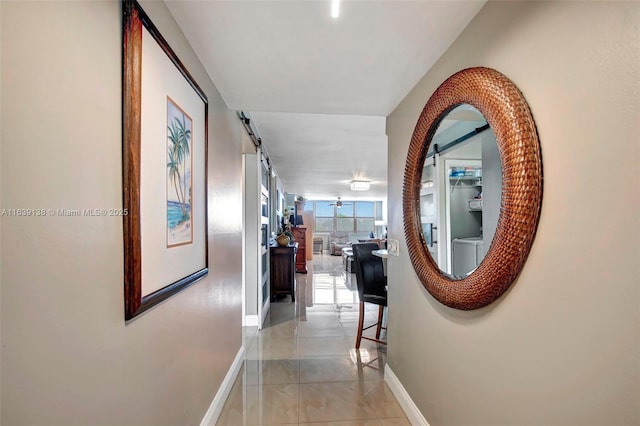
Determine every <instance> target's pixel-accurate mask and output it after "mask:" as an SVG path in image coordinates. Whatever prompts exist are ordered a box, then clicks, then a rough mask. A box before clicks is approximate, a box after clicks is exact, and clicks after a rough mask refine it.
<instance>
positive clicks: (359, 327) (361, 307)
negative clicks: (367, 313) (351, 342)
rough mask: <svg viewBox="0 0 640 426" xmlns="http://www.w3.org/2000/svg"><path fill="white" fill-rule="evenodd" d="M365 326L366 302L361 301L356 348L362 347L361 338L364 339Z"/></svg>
mask: <svg viewBox="0 0 640 426" xmlns="http://www.w3.org/2000/svg"><path fill="white" fill-rule="evenodd" d="M363 327H364V302H363V301H360V318H358V337H356V349H360V340H362V328H363Z"/></svg>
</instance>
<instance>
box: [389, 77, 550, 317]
mask: <svg viewBox="0 0 640 426" xmlns="http://www.w3.org/2000/svg"><path fill="white" fill-rule="evenodd" d="M463 103H467V104H470V105H472V106H474V107H475V108H476V109H478V111H480V112H481V113H482V114H483V115H484V117H485V118H486V120H487V122H488V123H489V125H490V126H491V129H492V130H493V132H494V133H495V136H496V142H497V144H498V150H499V152H500V158H501V162H502V199H501V206H500V216H499V219H498V225H497V229H496V233H495V236H494V238H493V241H492V242H491V246H490V248H489V250H488V251H487V254H486V256H485V258H484V260H483V261H482V263H481V264H480V265H479V266H478V268H477V269H476V270H475V271H474V272H473V273H471V274H470V275H468V276H467V277H464V278H463V279H459V280H458V279H453V278H452V277H450V276H448V275H447V274H445V273H443V272H441V271H440V269H439V268H438V265H437V264H436V263H435V262H434V260H433V259H432V258H431V255H430V254H429V251H428V249H427V245H426V244H425V240H424V236H423V234H422V228H421V225H420V180H421V175H422V168H423V166H424V161H425V158H426V154H427V151H428V150H429V145H430V143H431V140H432V138H433V136H434V134H435V132H436V129H437V128H438V125H439V124H440V121H441V120H442V119H443V117H444V116H445V115H446V114H447V113H448V112H449V111H451V110H452V109H453V108H455V107H456V106H458V105H460V104H463ZM402 201H403V206H402V207H403V216H404V232H405V237H406V242H407V247H408V251H409V257H410V258H411V263H412V264H413V267H414V269H415V271H416V274H417V275H418V277H419V279H420V281H421V282H422V284H423V285H424V286H425V288H426V289H427V290H428V291H429V293H431V295H433V297H435V298H436V299H437V300H438V301H440V302H441V303H443V304H445V305H447V306H450V307H452V308H456V309H462V310H471V309H478V308H480V307H482V306H486V305H488V304H490V303H492V302H493V301H495V300H496V299H497V298H498V297H500V295H502V294H503V293H504V292H505V291H506V290H507V289H508V288H509V286H510V285H511V284H512V283H513V281H514V280H515V278H516V277H517V276H518V274H519V273H520V271H521V269H522V266H523V264H524V262H525V260H526V258H527V256H528V254H529V250H530V249H531V245H532V243H533V240H534V237H535V234H536V229H537V227H538V220H539V217H540V209H541V205H542V157H541V153H540V142H539V140H538V134H537V131H536V126H535V123H534V121H533V116H532V115H531V111H530V110H529V106H528V104H527V102H526V100H525V99H524V96H523V95H522V93H521V92H520V91H519V90H518V88H517V87H516V86H515V85H514V84H513V83H512V82H511V80H509V79H508V78H507V77H505V76H504V75H503V74H501V73H500V72H498V71H496V70H494V69H491V68H480V67H479V68H468V69H465V70H462V71H460V72H458V73H456V74H454V75H452V76H451V77H449V78H448V79H447V80H446V81H445V82H444V83H442V84H441V85H440V87H438V89H437V90H436V91H435V92H434V94H433V95H432V96H431V98H430V99H429V101H428V102H427V104H426V105H425V107H424V109H423V110H422V113H421V114H420V118H419V119H418V123H417V124H416V127H415V129H414V131H413V136H412V138H411V143H410V145H409V152H408V154H407V163H406V166H405V173H404V184H403V200H402Z"/></svg>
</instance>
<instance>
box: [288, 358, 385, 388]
mask: <svg viewBox="0 0 640 426" xmlns="http://www.w3.org/2000/svg"><path fill="white" fill-rule="evenodd" d="M383 379H384V364H381V365H380V364H378V363H377V362H376V361H375V360H374V362H369V363H368V364H365V363H363V362H362V360H358V359H356V358H354V359H352V358H351V357H326V358H302V359H300V383H321V382H348V381H355V380H383Z"/></svg>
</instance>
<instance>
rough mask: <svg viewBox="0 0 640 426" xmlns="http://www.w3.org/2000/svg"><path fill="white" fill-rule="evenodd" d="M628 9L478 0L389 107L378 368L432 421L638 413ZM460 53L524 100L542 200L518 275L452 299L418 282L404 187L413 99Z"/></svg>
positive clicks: (632, 25)
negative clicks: (468, 302)
mask: <svg viewBox="0 0 640 426" xmlns="http://www.w3.org/2000/svg"><path fill="white" fill-rule="evenodd" d="M638 22H640V3H637V2H635V3H620V2H589V3H586V2H585V3H582V2H580V3H576V2H541V3H533V2H505V3H502V2H496V3H494V2H490V3H488V4H486V5H485V7H484V8H483V9H482V10H481V11H480V13H479V14H478V15H477V16H476V18H475V19H474V20H473V21H472V22H471V24H470V25H469V26H468V27H467V29H466V30H465V31H464V32H463V33H462V35H461V36H460V37H459V38H458V40H457V41H456V42H455V44H454V45H453V46H452V47H451V48H450V49H449V50H448V51H447V52H446V54H445V55H444V56H443V57H442V58H441V60H440V61H439V62H438V63H437V65H436V66H435V67H434V68H433V69H432V70H431V71H429V73H428V74H427V75H426V76H425V77H424V78H423V79H422V80H421V81H420V82H419V83H418V85H417V86H416V87H415V88H414V89H413V90H412V91H411V92H410V93H409V95H408V96H407V97H406V98H405V99H404V100H403V101H402V103H401V104H400V105H399V106H398V107H397V109H396V110H395V111H394V112H393V113H392V114H391V116H390V117H389V118H388V122H387V125H388V129H387V130H388V134H389V215H390V220H389V232H390V237H391V238H397V239H399V240H401V246H400V249H401V254H400V257H398V258H392V259H390V260H389V279H390V295H389V298H390V300H389V306H390V313H389V324H390V330H389V365H390V366H391V368H392V370H393V371H394V372H395V373H396V375H397V376H398V377H399V379H400V381H401V382H402V384H403V385H404V387H405V388H406V389H407V391H408V392H409V394H410V395H411V397H412V399H413V400H414V401H415V402H416V404H417V405H418V407H419V408H420V410H421V411H422V413H423V414H424V416H425V417H426V419H427V420H428V421H429V423H430V424H431V425H432V426H437V425H448V426H451V425H472V424H482V425H492V426H495V425H515V424H537V425H545V426H549V425H564V426H567V425H613V424H615V425H638V424H640V408H639V404H640V402H639V401H640V361H639V360H640V350H639V346H640V339H639V337H640V285H639V278H638V277H639V273H640V268H639V265H640V261H639V259H640V246H639V241H640V238H639V236H640V233H639V229H640V227H639V226H640V208H639V207H640V202H639V195H640V193H639V189H638V188H639V187H640V185H639V184H640V178H639V176H640V173H639V172H638V164H639V161H638V160H640V153H639V148H640V120H639V117H640V107H639V103H640V102H639V100H638V99H639V96H640V93H639V88H640V81H639V76H640V59H639V54H640V42H639V31H640V30H639V29H640V27H639V26H638ZM470 66H488V67H492V68H495V69H497V70H499V71H501V72H503V73H504V74H506V75H507V76H508V77H509V78H510V79H511V80H512V81H514V82H515V84H516V85H517V86H518V87H519V88H520V89H521V90H522V92H523V93H524V95H525V97H526V99H527V100H528V102H529V105H530V106H531V109H532V112H533V115H534V118H535V121H536V124H537V128H538V131H539V136H540V142H541V146H542V157H543V167H544V198H543V205H542V215H541V219H540V225H539V228H538V235H537V238H536V240H535V242H534V245H533V248H532V251H531V254H530V256H529V259H528V261H527V263H526V265H525V267H524V270H523V271H522V274H521V275H520V277H519V279H518V280H517V281H516V282H515V284H514V285H513V286H512V287H511V289H510V291H508V292H507V294H506V295H504V296H503V297H502V298H501V299H499V300H498V301H497V302H495V303H494V304H492V305H491V306H489V307H486V308H484V309H480V310H477V311H472V312H462V311H456V310H452V309H449V308H447V307H444V306H443V305H441V304H439V303H438V302H436V301H435V300H434V299H433V298H432V297H431V296H430V295H429V294H428V293H427V292H426V291H425V290H424V288H423V287H422V285H421V284H420V282H419V281H418V280H417V279H416V275H415V273H414V272H413V269H412V267H411V264H410V261H409V258H408V256H407V252H406V245H404V243H403V241H404V238H403V230H402V210H401V197H402V195H401V194H402V190H401V188H402V176H403V171H404V165H405V156H406V152H407V148H408V145H409V139H410V137H411V133H412V131H413V127H414V125H415V123H416V120H417V117H418V115H419V113H420V111H421V109H422V107H423V106H424V103H425V102H426V101H427V99H428V98H429V96H430V95H431V94H432V93H433V91H434V90H435V88H436V87H437V86H438V85H439V84H440V83H441V82H442V81H443V80H445V79H446V78H447V77H448V76H449V75H451V74H453V73H454V72H456V71H458V70H460V69H463V68H466V67H470Z"/></svg>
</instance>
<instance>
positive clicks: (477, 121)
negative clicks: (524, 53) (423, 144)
mask: <svg viewBox="0 0 640 426" xmlns="http://www.w3.org/2000/svg"><path fill="white" fill-rule="evenodd" d="M501 194H502V166H501V161H500V154H499V152H498V146H497V144H496V138H495V135H494V133H493V131H492V130H491V128H490V127H489V125H488V124H487V121H486V120H485V118H484V117H483V116H482V114H481V113H480V112H479V111H478V110H477V109H475V108H474V107H473V106H471V105H468V104H462V105H459V106H457V107H456V108H454V109H453V110H451V111H450V112H449V113H448V114H447V115H446V116H445V117H444V118H443V119H442V120H441V121H440V123H439V125H438V129H437V131H436V133H435V135H434V137H433V140H432V141H431V144H430V147H429V151H428V153H427V157H426V159H425V162H424V165H423V169H422V177H421V189H420V221H421V225H422V231H423V235H424V240H425V243H426V244H427V247H428V249H429V253H430V254H431V257H432V258H433V259H434V261H435V262H436V263H437V265H438V267H439V268H440V270H441V271H442V272H444V273H446V274H448V275H449V276H451V277H452V278H454V279H461V278H464V277H465V276H467V275H469V274H471V273H472V272H473V271H474V270H475V269H476V268H477V267H478V266H479V265H480V263H481V262H482V259H484V257H485V254H486V253H487V251H488V250H489V246H490V245H491V241H492V240H493V236H494V234H495V231H496V226H497V223H498V217H499V216H500V202H501V201H500V199H501Z"/></svg>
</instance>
